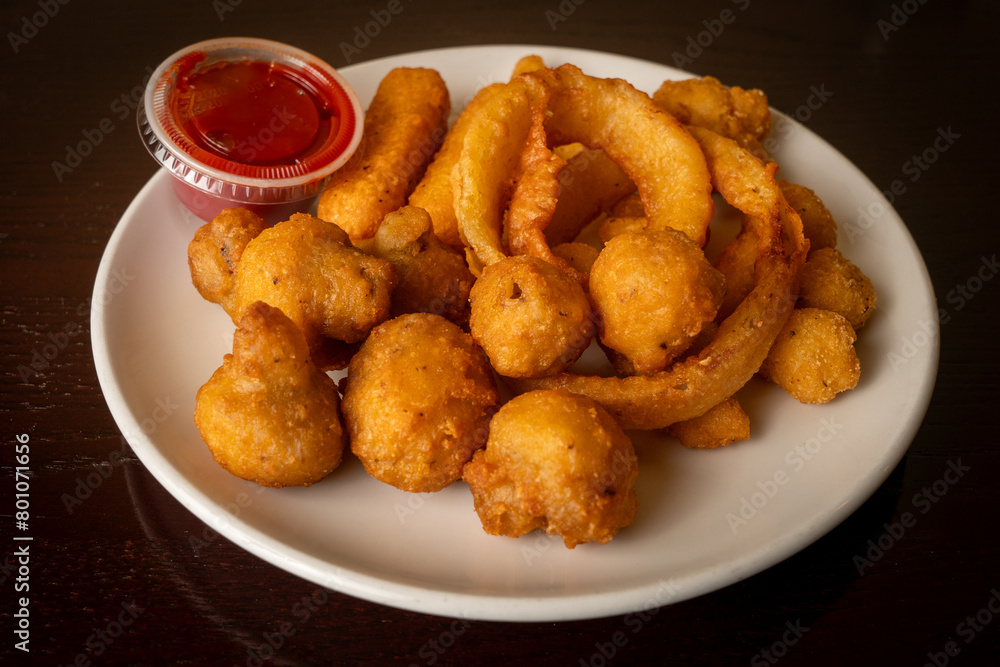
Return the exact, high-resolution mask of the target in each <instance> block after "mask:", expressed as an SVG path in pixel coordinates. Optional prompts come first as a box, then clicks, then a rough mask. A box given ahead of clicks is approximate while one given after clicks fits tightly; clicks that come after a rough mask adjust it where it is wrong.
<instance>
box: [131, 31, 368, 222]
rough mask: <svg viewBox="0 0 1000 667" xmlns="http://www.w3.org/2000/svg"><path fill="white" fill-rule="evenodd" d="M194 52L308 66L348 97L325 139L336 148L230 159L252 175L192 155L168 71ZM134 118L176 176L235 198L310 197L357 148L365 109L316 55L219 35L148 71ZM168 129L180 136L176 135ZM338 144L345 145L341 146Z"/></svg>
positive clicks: (157, 155) (264, 200)
mask: <svg viewBox="0 0 1000 667" xmlns="http://www.w3.org/2000/svg"><path fill="white" fill-rule="evenodd" d="M192 53H205V54H206V60H207V61H209V62H212V58H213V56H214V57H215V60H224V59H226V57H225V56H226V55H229V56H230V57H232V58H236V57H239V58H244V59H246V60H247V61H264V62H268V61H270V62H278V63H281V64H284V65H288V66H290V67H292V68H295V69H299V70H304V71H309V72H312V73H313V74H315V75H317V76H319V77H320V78H321V79H323V83H329V84H333V85H335V86H336V87H337V88H338V92H339V93H340V94H339V95H338V97H339V98H341V99H342V100H345V101H346V102H347V103H348V104H347V105H345V107H344V108H341V109H339V112H340V114H341V121H340V129H341V130H342V131H338V133H337V135H336V136H335V137H331V139H330V140H329V141H328V142H327V144H333V146H335V147H336V148H335V149H331V147H328V145H326V144H325V145H324V147H323V148H322V149H320V150H319V151H317V152H316V154H315V155H313V156H310V157H309V158H307V159H306V160H305V161H303V163H301V164H299V165H276V166H273V167H256V168H248V166H247V165H244V164H242V163H239V162H235V161H230V162H231V164H233V165H237V167H236V168H237V169H242V170H243V171H251V172H256V173H259V174H260V175H255V176H247V175H243V174H234V173H231V172H229V171H226V170H224V169H219V168H217V167H214V166H212V165H209V164H207V163H205V162H204V161H202V160H199V159H197V158H196V157H194V156H192V155H190V154H189V152H188V151H187V150H186V148H185V146H184V145H183V143H182V142H184V141H185V135H184V134H183V132H181V131H180V128H179V127H178V126H177V125H176V124H175V123H174V122H173V119H172V118H171V117H170V109H169V104H168V102H169V96H170V91H171V90H172V81H171V76H170V72H171V71H172V69H173V67H174V66H175V64H176V63H177V62H178V61H180V60H181V59H182V58H185V57H186V56H189V55H190V54H192ZM137 120H138V125H139V133H140V135H141V136H142V140H143V144H144V145H145V146H146V149H147V150H148V151H149V153H150V154H151V155H152V156H153V158H154V159H155V160H156V161H157V162H158V163H159V164H160V165H162V166H163V167H164V168H165V169H167V170H168V171H169V172H170V173H171V174H173V175H174V176H175V177H176V178H178V179H180V180H182V181H184V182H185V183H187V184H188V185H190V186H192V187H194V188H196V189H198V190H201V191H202V192H205V193H207V194H211V195H215V196H219V197H223V198H226V199H230V200H233V201H237V202H248V203H251V202H252V203H272V202H286V201H295V200H299V199H308V198H310V197H313V196H315V195H317V194H319V192H320V191H321V190H322V189H323V186H324V185H325V183H326V181H327V179H328V178H329V177H330V175H331V174H333V173H334V172H335V171H336V170H337V169H339V168H340V167H342V166H343V165H344V164H345V163H346V162H347V161H348V160H349V159H350V158H351V156H352V155H353V154H354V152H355V151H356V150H357V149H358V146H359V145H360V143H361V138H362V132H363V129H364V110H363V109H362V108H361V103H360V101H359V100H358V97H357V94H355V92H354V90H353V89H352V88H351V86H350V85H349V84H348V83H347V81H346V80H344V78H343V77H342V76H341V75H340V74H339V73H338V72H337V71H336V70H335V69H334V68H333V67H331V66H330V65H329V64H327V63H326V62H324V61H323V60H321V59H320V58H317V57H316V56H314V55H312V54H310V53H308V52H306V51H303V50H301V49H297V48H295V47H293V46H289V45H287V44H282V43H280V42H274V41H271V40H267V39H259V38H254V37H223V38H217V39H210V40H205V41H202V42H198V43H195V44H191V45H189V46H186V47H184V48H183V49H180V50H178V51H176V52H175V53H174V54H172V55H171V56H170V57H168V58H167V59H166V60H164V61H163V62H162V63H161V64H160V66H159V67H157V69H156V70H155V71H154V72H153V75H152V76H151V77H150V80H149V84H148V85H147V87H146V92H145V97H144V101H143V105H142V106H140V107H139V113H138V118H137ZM171 130H172V131H171ZM171 134H174V135H177V136H179V138H180V141H178V140H176V139H175V138H174V137H172V136H171ZM188 141H189V140H188ZM192 143H193V142H192ZM338 144H340V145H343V149H342V150H341V149H340V148H339V146H338ZM327 154H330V157H332V159H330V160H325V159H324V160H321V156H324V155H327ZM316 162H321V163H320V164H316Z"/></svg>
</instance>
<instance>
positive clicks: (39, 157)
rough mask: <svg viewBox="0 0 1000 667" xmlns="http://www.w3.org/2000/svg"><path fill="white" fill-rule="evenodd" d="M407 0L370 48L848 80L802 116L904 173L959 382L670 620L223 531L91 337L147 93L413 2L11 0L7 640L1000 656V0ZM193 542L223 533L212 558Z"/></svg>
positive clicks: (177, 660)
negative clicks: (799, 532) (514, 598)
mask: <svg viewBox="0 0 1000 667" xmlns="http://www.w3.org/2000/svg"><path fill="white" fill-rule="evenodd" d="M401 2H402V5H401V6H402V7H403V8H404V9H405V11H404V12H401V13H399V14H398V15H397V16H395V18H394V19H393V20H392V22H391V23H390V24H388V25H386V26H385V27H384V28H383V29H382V30H381V31H380V32H379V34H378V35H377V36H376V37H374V38H372V39H371V40H370V43H369V44H367V45H365V46H364V48H363V49H360V50H359V52H358V53H356V54H353V57H352V59H353V60H354V61H355V62H359V61H363V60H368V59H372V58H376V57H380V56H385V55H391V54H397V53H404V52H408V51H414V50H419V49H426V48H434V47H441V46H456V45H469V44H489V43H525V44H552V45H564V46H575V47H585V48H591V49H596V50H601V51H608V52H612V53H620V54H625V55H629V56H635V57H639V58H644V59H648V60H652V61H656V62H660V63H664V64H667V65H677V64H679V65H681V66H682V67H684V68H686V69H688V70H691V71H694V72H696V73H699V74H707V73H710V74H713V75H715V76H718V77H719V78H721V79H722V80H723V81H725V82H728V83H732V84H738V85H742V86H744V87H759V88H762V89H764V90H765V91H766V92H767V93H768V95H769V99H770V102H771V104H772V105H773V106H775V107H776V108H778V109H782V110H785V111H788V112H794V111H795V110H796V109H797V108H798V107H799V106H800V105H802V104H803V103H804V100H805V99H806V98H807V96H808V95H809V93H810V90H811V87H814V86H816V87H820V86H822V87H825V90H827V91H830V93H831V95H830V97H829V99H828V100H827V101H826V102H825V103H824V105H823V106H822V109H821V111H818V112H816V113H815V114H811V115H810V117H808V118H807V119H804V120H805V122H806V124H807V125H808V126H809V127H810V128H811V129H812V130H814V131H815V132H817V133H818V134H819V135H821V136H823V137H824V138H825V139H827V140H828V141H829V142H830V143H832V144H833V145H834V146H836V147H837V148H839V149H840V150H841V151H842V152H843V153H844V154H846V156H847V157H848V158H849V159H850V160H852V161H853V162H854V163H855V164H857V165H858V167H860V169H861V170H862V171H864V172H865V173H866V174H867V175H868V177H869V178H870V179H871V180H872V181H873V182H874V183H875V184H876V185H877V186H879V187H880V188H883V189H888V188H890V186H891V184H892V183H893V182H894V181H898V180H902V181H903V182H905V184H906V188H905V193H904V194H902V195H900V196H898V197H895V208H896V210H897V211H898V212H899V214H900V215H901V217H902V218H903V220H905V222H906V224H907V226H908V227H909V230H910V232H911V233H912V234H913V236H914V237H915V239H916V241H917V243H918V245H919V247H920V250H921V252H922V253H923V256H924V259H925V261H926V263H927V266H928V268H929V271H930V274H931V277H932V279H933V283H934V287H935V291H936V295H937V298H938V301H939V305H940V307H941V308H942V309H943V311H944V313H945V314H946V315H947V319H946V322H945V323H944V324H942V326H941V330H940V335H941V357H940V370H939V374H938V378H937V386H936V390H935V393H934V396H933V399H932V401H931V404H930V408H929V410H928V412H927V415H926V417H925V419H924V422H923V424H922V426H921V427H920V430H919V431H918V432H917V434H916V437H915V439H914V441H913V443H912V445H911V446H910V448H909V451H908V452H907V454H906V456H905V458H904V459H903V461H902V463H900V464H899V466H898V467H897V468H896V469H895V471H894V472H892V474H891V475H890V476H889V478H888V480H887V481H886V482H885V483H884V484H883V485H882V486H881V488H879V489H878V491H877V492H876V493H875V494H874V496H873V497H872V498H871V499H870V500H868V502H867V503H865V504H864V505H863V506H862V507H861V508H860V509H859V510H858V511H857V512H855V513H854V514H853V515H851V516H850V517H849V518H848V519H847V520H846V521H844V522H843V523H842V524H841V525H839V526H838V527H836V528H835V529H834V530H832V531H831V532H830V533H829V534H828V535H826V536H825V537H822V538H821V539H819V540H818V541H817V542H816V543H814V544H813V545H811V546H809V547H808V548H806V549H804V550H803V551H801V552H800V553H798V554H796V555H794V556H792V557H790V558H788V559H787V560H786V561H784V562H782V563H780V564H778V565H776V566H774V567H772V568H770V569H768V570H766V571H764V572H762V573H760V574H758V575H756V576H753V577H751V578H749V579H748V580H745V581H742V582H739V583H737V584H735V585H732V586H729V587H727V588H724V589H722V590H719V591H716V592H714V593H710V594H707V595H704V596H701V597H698V598H695V599H691V600H688V601H685V602H681V603H678V604H674V605H671V606H668V607H664V608H661V609H658V610H655V611H651V612H649V613H648V614H647V615H646V616H644V617H643V619H642V621H643V622H642V623H640V624H638V628H636V624H635V623H634V621H635V619H634V618H632V619H631V621H633V622H631V623H628V624H626V621H627V620H629V619H626V618H625V617H622V616H612V617H608V618H603V619H597V620H588V621H577V622H566V623H552V622H548V623H531V624H528V623H524V624H520V623H519V624H505V623H493V622H480V621H475V622H471V623H464V622H460V623H458V624H456V622H455V621H454V619H450V618H441V617H434V616H427V615H422V614H419V613H413V612H409V611H401V610H397V609H393V608H388V607H385V606H381V605H378V604H373V603H370V602H367V601H364V600H359V599H356V598H353V597H349V596H346V595H343V594H340V593H337V592H334V591H326V590H324V589H317V587H316V586H315V585H314V584H311V583H309V582H307V581H304V580H302V579H299V578H297V577H295V576H293V575H291V574H288V573H286V572H284V571H283V570H280V569H278V568H276V567H273V566H271V565H269V564H267V563H265V562H264V561H262V560H260V559H258V558H257V557H255V556H253V555H251V554H249V553H247V552H245V551H243V550H242V549H240V548H238V547H237V546H235V545H234V544H232V543H230V542H229V541H228V540H227V539H225V538H222V537H217V536H213V534H211V533H206V530H205V529H206V527H205V525H204V524H202V523H201V522H200V521H199V520H198V519H197V518H195V517H194V516H193V515H192V514H190V513H189V512H188V511H187V510H186V509H184V508H183V507H182V506H181V505H180V504H179V503H178V502H177V501H175V500H174V499H173V498H172V497H171V496H170V495H168V494H167V493H166V492H165V491H164V490H163V489H162V487H160V485H159V483H158V482H157V481H156V480H155V479H154V478H153V477H152V476H151V475H150V474H149V473H148V472H147V471H146V469H145V468H144V466H143V465H142V464H141V463H140V462H139V460H138V459H137V458H136V457H135V456H134V454H133V453H132V451H131V449H130V448H129V447H128V446H127V444H124V443H123V440H122V437H121V434H120V432H119V430H118V428H117V427H116V425H115V422H114V421H113V419H112V417H111V415H110V413H109V411H108V409H107V407H106V404H105V401H104V397H103V396H102V393H101V390H100V387H99V385H98V381H97V377H96V374H95V369H94V361H93V358H92V355H91V341H90V323H89V300H90V295H91V289H92V286H93V282H94V277H95V272H96V270H97V267H98V263H99V261H100V258H101V253H102V251H103V250H104V247H105V244H106V243H107V241H108V238H109V236H110V235H111V233H112V231H113V230H114V228H115V224H116V222H117V221H118V219H119V217H120V216H121V215H122V213H123V211H124V210H125V208H126V206H127V205H128V203H129V202H130V201H131V199H132V198H133V197H134V196H135V194H136V193H137V192H138V190H139V189H140V187H141V186H142V185H143V184H144V183H145V182H146V181H147V179H149V177H150V176H152V174H153V173H154V172H155V170H156V167H155V165H154V164H153V162H152V160H150V158H149V156H148V155H147V154H146V152H145V150H144V149H143V148H142V146H141V145H140V143H139V141H138V137H137V133H136V131H135V123H134V115H133V111H132V107H134V105H135V101H136V99H137V97H136V94H137V91H138V88H136V86H138V85H139V84H140V83H141V81H142V79H143V77H144V76H145V75H146V74H147V71H148V70H149V69H150V68H152V67H155V66H156V65H157V64H158V63H159V62H160V61H161V60H162V59H163V58H164V57H165V56H166V55H168V54H169V53H171V52H173V51H174V50H176V49H177V48H179V47H181V46H183V45H186V44H188V43H191V42H195V41H198V40H201V39H207V38H210V37H216V36H223V35H252V36H260V37H268V38H271V39H276V40H279V41H285V42H288V43H291V44H294V45H297V46H299V47H301V48H303V49H305V50H307V51H311V52H313V53H315V54H317V55H319V56H321V57H323V58H325V59H327V60H328V61H329V62H330V63H331V64H333V65H334V66H343V65H345V64H346V62H345V56H344V50H343V49H342V47H341V44H342V43H345V42H346V43H351V42H352V40H353V39H354V34H355V28H356V27H358V26H363V25H364V24H365V23H367V22H369V21H371V20H372V12H373V11H375V12H378V11H381V10H382V9H384V8H385V7H386V6H388V5H387V4H386V3H382V2H371V3H355V2H338V3H318V2H315V3H309V2H301V1H300V0H285V1H284V2H281V3H265V2H263V1H262V0H242V1H241V0H214V1H211V0H199V1H183V2H159V3H138V2H121V1H113V0H101V1H96V2H87V3H85V2H79V1H78V2H68V0H59V1H58V2H57V0H30V1H26V0H17V1H15V2H8V3H5V5H4V8H3V10H2V12H0V28H2V32H4V33H5V34H6V38H5V42H6V44H4V46H3V47H0V52H3V66H2V75H0V76H2V82H3V83H2V86H0V95H2V105H3V107H2V108H3V122H2V124H0V132H2V136H3V141H2V144H0V146H2V157H0V169H2V188H0V220H2V232H0V262H2V275H3V278H2V281H3V283H2V284H3V302H2V307H3V328H2V333H0V351H2V359H3V373H2V396H3V402H2V408H0V410H2V418H0V423H2V443H3V449H2V451H3V457H2V471H3V476H2V477H3V479H2V484H0V486H2V491H0V495H2V504H0V523H2V529H0V534H2V535H3V539H2V540H0V542H2V546H0V565H2V566H3V568H2V573H0V587H2V591H3V592H2V595H0V600H2V604H0V616H2V619H3V622H2V632H0V638H2V639H0V642H2V643H0V656H3V657H4V659H6V658H7V657H11V658H13V659H17V660H21V661H28V660H31V661H34V662H35V663H37V664H60V665H62V664H77V665H86V664H131V665H139V664H199V665H200V664H225V665H235V664H240V665H243V664H247V665H257V664H281V665H291V664H378V665H382V664H385V665H410V664H417V665H430V664H435V663H436V664H498V663H508V662H512V663H515V664H516V663H522V664H565V665H594V666H599V665H605V664H607V665H612V664H639V663H660V662H670V663H673V662H677V663H706V664H730V663H734V664H736V663H740V664H745V663H748V662H749V663H750V664H751V665H768V664H775V663H776V662H778V661H779V660H780V662H781V663H782V664H788V665H791V664H841V665H843V664H891V665H904V664H905V665H923V664H932V665H944V664H963V665H972V664H997V663H996V661H997V660H998V659H1000V592H998V591H1000V520H998V518H997V511H998V508H1000V484H998V481H997V480H998V475H1000V455H998V447H1000V442H998V441H1000V438H998V436H997V414H998V408H1000V404H998V400H997V399H998V386H1000V381H998V355H997V345H996V341H997V335H996V328H995V327H996V324H997V321H998V318H997V316H996V311H997V308H998V306H1000V300H998V294H1000V279H996V280H994V278H995V277H996V271H997V265H996V253H997V245H998V239H1000V236H998V234H997V231H996V228H997V227H996V226H997V207H996V206H995V205H993V204H992V203H991V202H990V199H991V197H992V196H993V195H994V193H995V191H996V189H997V179H998V176H1000V173H998V169H997V166H996V165H997V151H998V148H1000V146H998V142H997V140H996V137H997V134H996V131H995V129H994V128H991V127H990V126H989V122H993V121H991V120H990V119H992V118H995V115H996V106H997V103H998V101H1000V100H998V95H997V92H996V84H997V78H996V71H997V65H998V64H1000V63H998V59H997V56H996V48H995V45H994V44H993V41H992V40H993V36H994V34H995V31H996V25H997V20H998V18H1000V15H998V12H997V9H996V6H995V5H993V4H992V3H987V2H968V1H964V2H963V1H960V2H945V1H944V0H920V2H918V1H917V0H897V1H896V2H892V1H890V0H882V1H878V2H849V3H843V2H819V3H773V2H767V1H766V0H732V2H730V1H729V0H720V1H719V2H715V3H705V4H701V5H699V6H697V7H692V6H688V4H682V3H673V6H668V3H655V2H633V3H629V2H603V1H598V0H587V1H586V2H585V1H584V0H572V1H571V0H561V1H557V0H551V2H548V3H544V2H543V3H535V2H522V1H520V0H507V1H506V2H504V3H495V6H490V7H488V8H487V7H482V6H479V5H473V4H472V3H462V2H451V3H443V2H434V3H429V2H411V1H410V0H401ZM691 4H693V3H691ZM723 10H729V11H730V12H732V14H731V16H733V17H735V19H734V20H732V21H730V22H725V23H723V22H721V21H719V19H720V17H723V18H726V17H729V16H730V15H729V14H727V15H725V16H723V14H722V12H723ZM699 41H700V42H701V45H698V44H699ZM693 45H695V46H693ZM678 56H683V58H686V60H684V59H683V58H682V59H680V60H678ZM949 130H950V131H951V132H953V133H954V136H956V137H957V138H956V139H955V140H954V142H953V143H952V144H951V145H950V146H949V147H948V149H947V151H946V152H940V153H939V154H937V155H934V156H933V157H934V158H935V159H934V161H933V162H932V163H926V162H925V163H921V164H923V166H919V164H918V163H917V162H914V160H919V156H920V155H922V154H923V152H924V151H925V149H927V148H928V147H929V146H933V142H934V140H935V137H936V136H937V135H938V133H939V131H949ZM85 139H86V140H89V141H90V142H91V143H92V144H93V146H92V150H91V151H90V152H89V154H88V155H85V156H81V157H80V159H79V160H78V161H76V160H73V159H72V158H68V157H67V146H76V145H78V144H79V143H80V142H81V141H83V140H85ZM56 163H61V165H62V166H60V165H57V164H56ZM915 165H917V166H915ZM25 367H27V368H31V369H32V371H31V372H26V371H25V370H24V368H25ZM21 434H25V436H26V437H27V438H28V439H29V440H28V448H29V449H30V462H29V465H28V467H29V468H30V509H29V510H28V511H29V512H30V522H31V523H30V534H31V535H32V536H33V538H34V541H33V542H31V543H30V563H29V564H28V568H27V569H26V570H19V564H18V562H17V560H18V557H17V556H16V554H15V552H16V550H17V549H19V548H21V547H23V545H24V543H23V542H15V541H13V540H12V539H11V535H12V534H13V533H15V532H16V531H15V530H14V528H13V525H14V520H15V512H16V511H17V510H16V506H15V497H14V494H15V491H16V484H17V481H18V480H17V477H16V469H15V466H16V465H18V462H17V459H16V455H17V452H16V451H15V447H16V446H17V445H18V442H17V439H18V436H20V435H21ZM22 439H23V437H22ZM954 461H960V462H961V464H962V465H963V466H964V467H965V471H964V473H963V475H962V476H961V477H960V478H957V481H955V483H949V484H947V485H946V487H945V488H944V490H945V492H946V493H940V491H941V488H940V487H941V484H940V483H939V484H938V486H937V487H935V486H934V484H935V482H940V480H942V479H944V475H945V474H946V472H947V470H948V469H949V462H954ZM95 472H96V473H98V474H99V475H100V481H99V483H93V484H90V483H88V488H87V489H85V490H84V491H88V493H87V494H86V495H87V498H86V500H85V502H82V503H80V504H79V505H78V506H73V507H72V510H73V511H72V512H70V511H69V509H68V508H67V505H66V503H65V497H66V494H69V495H71V496H72V495H77V494H82V493H83V491H78V490H77V487H78V485H79V484H80V483H81V481H80V480H82V479H86V478H87V477H88V475H89V476H90V478H91V479H92V480H94V479H96V478H95V477H94V476H93V473H95ZM955 478H956V477H955V475H954V474H952V475H951V477H950V479H953V480H954V479H955ZM928 489H930V491H928ZM935 489H937V491H938V492H935V491H934V490H935ZM923 493H930V494H931V496H933V500H934V503H933V504H930V503H929V501H925V502H926V503H927V504H928V510H927V511H926V513H921V514H920V516H919V520H918V521H916V523H915V525H913V526H912V527H909V528H907V530H906V531H905V534H902V535H899V536H896V537H892V539H891V544H889V542H890V540H889V538H887V537H886V534H887V533H888V532H889V531H888V529H887V526H892V525H893V523H894V522H898V521H899V519H900V517H901V516H902V514H903V513H905V512H907V511H911V512H912V511H913V509H914V507H915V505H914V503H915V502H916V497H917V496H918V494H923ZM925 497H926V496H925ZM138 499H141V502H140V501H139V500H138ZM206 535H207V536H208V539H207V540H206V539H205V538H206ZM192 538H194V539H196V540H204V542H203V543H200V545H199V548H197V549H194V548H192V546H191V545H192ZM880 538H881V539H882V542H881V545H882V547H885V548H883V549H880V551H881V553H879V552H872V553H873V554H876V555H878V556H879V557H878V558H877V559H876V560H874V561H873V562H872V564H871V566H870V567H867V568H865V570H864V571H863V573H859V570H858V567H857V565H856V561H855V558H854V557H855V556H857V555H859V554H865V553H868V552H869V551H870V549H871V545H873V544H875V545H876V546H877V545H878V544H879V542H878V541H879V540H880ZM19 579H21V580H23V581H21V582H20V583H19ZM20 584H27V585H28V586H29V590H28V592H18V591H20V590H21V589H19V588H18V586H19V585H20ZM22 596H28V597H29V598H30V604H29V606H28V609H29V613H30V644H29V646H30V653H28V654H25V653H23V652H21V651H18V650H15V643H16V642H17V641H19V639H18V637H17V635H16V634H14V633H13V629H14V628H15V627H17V625H18V622H19V621H18V619H16V618H14V616H13V615H14V614H15V611H17V610H18V609H20V606H19V605H18V604H17V599H18V598H20V597H22ZM293 609H295V610H298V611H301V610H303V609H309V612H308V613H307V614H305V616H306V620H305V621H303V620H302V615H301V614H300V615H297V616H296V626H295V630H296V631H295V632H294V634H293V635H292V636H289V637H283V638H281V642H280V644H281V645H280V647H279V648H277V649H276V650H274V651H273V655H270V656H269V655H268V653H269V651H268V643H267V637H268V636H270V637H271V638H272V642H271V643H272V644H274V643H275V642H274V641H273V639H274V636H275V635H274V633H275V632H276V627H277V625H276V623H277V622H278V621H280V620H281V619H282V618H287V617H288V614H289V613H290V612H291V610H293ZM637 629H638V630H639V631H638V632H636V631H635V630H637ZM793 629H794V630H793ZM260 657H266V658H267V659H266V660H260ZM74 661H75V662H74ZM4 662H6V660H4ZM7 664H13V663H7Z"/></svg>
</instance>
